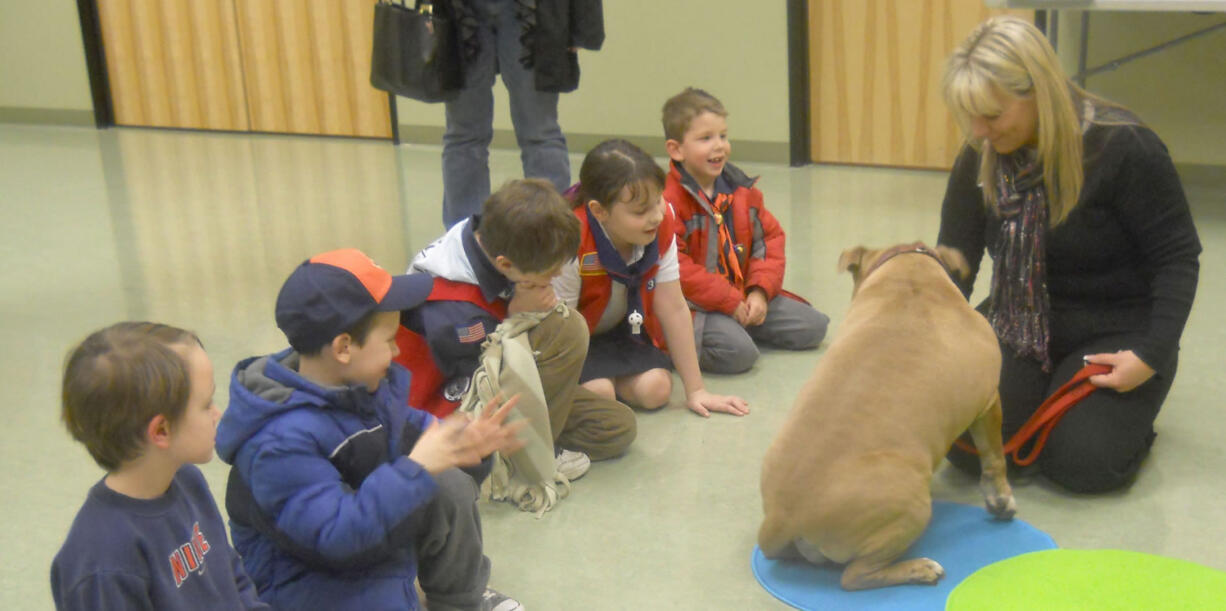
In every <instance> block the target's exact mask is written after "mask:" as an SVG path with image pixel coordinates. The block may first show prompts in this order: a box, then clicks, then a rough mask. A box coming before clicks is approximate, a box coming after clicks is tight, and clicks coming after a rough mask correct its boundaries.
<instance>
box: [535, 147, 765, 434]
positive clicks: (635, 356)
mask: <svg viewBox="0 0 1226 611" xmlns="http://www.w3.org/2000/svg"><path fill="white" fill-rule="evenodd" d="M579 181H580V182H579V185H578V186H577V187H576V188H575V189H574V193H573V195H572V197H573V201H574V203H575V209H574V214H575V216H576V217H578V219H579V223H580V225H581V226H582V241H581V243H580V246H579V250H578V256H577V257H576V259H575V260H574V261H572V262H571V263H569V264H567V265H566V266H565V267H563V268H562V271H561V274H560V275H559V276H558V277H557V278H555V279H554V281H553V282H554V288H555V289H557V292H558V297H559V298H560V299H562V300H563V301H564V302H565V303H566V304H567V305H570V306H572V307H575V308H577V309H578V310H579V312H580V313H582V314H583V318H584V320H586V321H587V325H588V329H589V330H590V331H591V334H592V342H591V345H590V346H589V348H588V356H587V361H586V362H585V363H584V365H583V374H582V375H581V376H580V381H581V382H582V383H583V386H584V387H585V388H588V389H590V390H592V391H594V392H596V393H598V394H601V395H603V396H606V397H609V398H613V397H622V398H623V399H624V400H625V401H627V402H628V403H630V404H631V405H634V406H636V407H640V408H643V409H659V408H661V407H663V406H665V405H667V404H668V401H669V397H670V396H671V395H672V389H673V386H672V383H673V382H672V373H671V372H670V371H669V369H670V365H671V366H675V367H676V369H677V372H678V373H679V374H680V375H681V382H682V384H683V385H684V386H685V404H686V407H688V408H689V409H691V410H692V411H694V412H695V413H697V414H699V415H701V416H703V417H707V416H710V415H711V412H724V413H729V414H734V415H737V416H743V415H745V414H748V413H749V406H748V404H747V403H746V402H745V400H744V399H741V398H740V397H733V396H723V395H716V394H712V393H709V392H707V390H706V389H705V388H704V386H703V381H702V374H701V373H700V372H699V369H698V357H697V354H696V351H695V348H694V335H693V333H694V331H693V327H692V326H691V322H690V312H689V308H688V307H687V306H686V303H685V298H684V297H683V296H682V294H681V284H680V282H679V272H678V266H677V246H676V244H675V240H674V237H673V231H672V222H673V219H672V217H673V214H672V211H671V210H670V209H669V207H668V206H667V205H665V204H664V202H663V199H662V198H661V197H660V193H661V190H662V189H663V188H664V172H663V171H662V170H661V169H660V167H659V166H657V165H656V163H655V161H653V160H652V159H651V157H650V156H649V155H647V153H645V152H643V150H642V149H640V148H638V147H637V146H635V145H633V144H631V143H629V142H627V141H625V140H607V141H605V142H602V143H601V144H599V145H597V146H596V148H594V149H592V151H591V152H589V153H588V154H587V157H586V158H585V159H584V160H583V167H582V168H581V169H580V171H579ZM665 349H667V350H668V352H667V353H665V352H664V350H665Z"/></svg>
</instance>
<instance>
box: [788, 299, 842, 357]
mask: <svg viewBox="0 0 1226 611" xmlns="http://www.w3.org/2000/svg"><path fill="white" fill-rule="evenodd" d="M803 320H804V324H803V325H801V326H800V327H799V328H798V329H796V330H795V332H793V333H788V334H786V335H784V337H783V338H782V339H783V340H784V341H785V342H787V343H788V344H790V345H788V346H786V347H788V348H791V349H793V350H808V349H811V348H816V347H817V346H818V344H820V343H822V340H823V339H825V338H826V331H827V329H828V328H829V327H830V317H829V316H826V315H825V314H822V313H821V312H819V311H817V310H816V309H815V308H808V309H807V311H806V312H805V315H804V317H803Z"/></svg>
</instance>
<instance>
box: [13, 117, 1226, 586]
mask: <svg viewBox="0 0 1226 611" xmlns="http://www.w3.org/2000/svg"><path fill="white" fill-rule="evenodd" d="M578 161H579V159H578V158H577V157H576V158H575V161H574V163H575V164H576V167H577V164H578ZM493 165H494V168H495V177H494V178H495V180H494V182H495V184H498V183H500V182H501V181H503V180H506V179H508V178H511V177H513V176H514V174H515V173H516V172H517V171H518V156H517V155H516V154H514V153H511V152H500V153H496V154H495V155H494V161H493ZM745 168H746V170H748V171H749V172H750V173H751V174H760V175H761V176H762V180H761V182H760V183H759V184H760V186H761V188H762V189H763V191H764V192H765V194H766V201H767V202H768V204H769V205H770V207H771V209H772V211H773V212H774V213H775V215H776V216H777V217H779V220H780V221H781V222H782V224H783V226H784V227H785V228H786V229H787V231H788V237H789V240H788V259H789V265H788V275H787V285H788V287H789V288H791V289H792V290H794V291H796V292H798V293H800V294H802V295H805V296H807V297H808V298H810V299H811V300H812V301H813V302H814V303H815V305H817V306H818V307H819V308H820V309H821V310H823V311H825V312H827V313H829V314H830V315H831V317H832V319H833V321H834V327H833V328H834V329H836V330H837V324H838V322H839V321H840V320H841V319H842V316H843V311H844V309H845V308H846V304H847V301H848V298H849V296H850V293H851V279H850V277H849V276H847V275H839V274H836V273H835V262H836V260H837V258H838V254H839V252H840V251H841V250H842V249H843V248H845V247H849V246H854V245H857V244H868V245H888V244H893V243H898V242H903V241H913V240H916V239H922V240H927V241H932V240H935V237H936V232H937V222H938V210H939V205H940V198H941V194H942V192H943V188H944V183H945V175H944V174H942V173H939V172H923V171H904V170H890V169H872V168H856V167H817V166H814V167H806V168H795V169H794V168H788V167H784V166H777V165H760V164H745ZM439 175H440V172H439V150H438V149H437V148H435V147H420V146H401V147H393V146H391V145H389V144H387V143H384V142H372V141H354V140H342V139H322V138H302V137H277V136H239V135H227V134H205V133H193V132H177V131H157V130H141V129H111V130H104V131H95V130H92V129H80V128H54V127H32V126H14V125H0V227H3V231H4V238H3V240H2V241H0V261H2V262H3V263H2V264H3V272H2V273H0V294H2V297H0V339H2V341H3V346H4V353H3V362H2V365H3V366H2V367H0V382H2V384H3V387H4V388H6V389H8V392H12V393H13V395H12V396H10V397H9V399H7V400H5V401H4V402H3V403H0V466H2V468H0V483H2V485H0V490H3V491H4V493H5V494H4V496H5V498H4V501H3V505H2V507H3V509H2V510H0V511H2V513H0V518H2V519H0V608H4V609H38V608H49V607H50V606H51V597H50V594H49V589H48V567H49V565H50V561H51V558H52V556H53V555H54V553H55V551H56V549H57V548H58V547H59V545H60V543H61V542H62V540H63V536H64V534H65V532H66V530H67V528H68V525H69V523H70V522H71V520H72V517H73V515H74V513H75V512H76V510H77V508H78V506H79V504H80V503H81V501H82V499H83V497H84V494H85V491H86V490H87V489H88V488H89V486H90V485H91V484H93V483H94V482H95V481H96V480H97V479H98V478H99V477H100V475H101V473H100V471H99V470H98V468H97V467H96V466H95V465H94V464H93V462H92V461H91V460H90V459H89V457H88V456H87V455H86V453H85V452H84V450H83V449H82V448H80V447H79V446H78V445H76V444H75V443H73V442H72V441H71V440H70V438H69V436H68V434H67V433H66V432H65V431H64V430H63V428H62V426H61V425H60V423H59V421H58V410H59V406H58V384H59V381H60V366H61V362H62V360H63V357H64V354H65V351H66V350H67V348H68V347H69V345H70V344H72V343H73V342H75V341H77V340H79V339H80V338H82V337H83V336H84V335H85V334H86V333H88V332H90V331H92V330H94V329H96V328H98V327H100V326H103V325H106V324H109V323H111V322H114V321H118V320H122V319H149V320H157V321H163V322H167V323H171V324H175V325H179V326H184V327H187V328H190V329H194V330H196V331H197V332H198V333H199V335H200V336H201V337H202V338H203V340H204V343H205V345H206V347H207V349H208V352H209V354H210V355H211V356H212V358H213V361H214V363H215V364H216V367H217V384H218V390H219V393H218V402H219V404H220V405H222V406H223V407H224V405H225V403H226V402H227V395H226V388H227V387H228V372H229V369H230V367H232V366H233V364H234V362H235V361H237V360H238V359H239V358H241V357H245V356H247V355H252V354H257V353H267V352H271V351H274V350H277V349H280V348H281V347H282V344H283V341H284V340H283V338H282V337H281V335H280V333H279V332H278V331H277V329H276V327H275V325H274V322H273V305H272V304H273V299H274V297H275V295H276V292H277V289H278V287H279V285H280V283H281V281H282V280H283V279H284V278H285V276H286V275H287V274H288V273H289V271H290V270H291V269H292V268H293V267H294V266H295V265H296V264H297V263H298V262H300V261H301V260H302V259H304V258H306V257H307V256H309V255H310V254H312V253H314V252H317V251H321V250H326V249H331V248H336V247H343V246H356V247H358V248H361V249H363V250H365V251H366V252H368V253H370V254H371V255H372V256H373V257H374V258H375V259H376V260H377V261H379V262H381V263H382V264H383V265H384V266H386V267H388V268H389V269H393V270H394V269H400V268H403V267H404V266H405V264H406V263H407V261H408V259H409V257H410V255H411V254H412V253H414V252H415V251H416V249H418V248H420V247H422V246H423V245H425V244H426V243H427V242H428V241H429V240H430V239H431V238H432V237H434V236H435V235H436V234H439V233H440V232H441V229H442V227H441V222H440V206H439V202H440V198H441V182H440V180H439ZM1185 182H1186V183H1187V189H1188V194H1189V198H1190V199H1191V201H1192V205H1193V210H1194V214H1195V216H1196V221H1197V224H1198V226H1199V229H1200V235H1201V239H1202V241H1203V242H1204V245H1205V252H1204V255H1202V258H1201V269H1202V273H1201V280H1200V290H1199V294H1198V296H1197V300H1196V305H1195V308H1194V309H1193V312H1192V317H1191V320H1190V322H1189V324H1188V330H1187V332H1186V333H1185V335H1184V341H1183V351H1182V355H1181V359H1180V365H1181V370H1180V372H1179V378H1178V380H1177V382H1176V384H1175V387H1174V389H1173V390H1172V392H1171V394H1170V397H1169V399H1168V400H1167V404H1166V407H1165V409H1164V410H1163V413H1162V415H1161V417H1160V418H1159V420H1158V430H1159V437H1158V440H1157V443H1156V445H1155V446H1154V451H1153V454H1152V456H1151V458H1150V459H1149V460H1148V461H1147V463H1146V465H1145V466H1144V468H1143V470H1142V473H1141V476H1140V478H1139V481H1138V482H1137V483H1136V485H1134V486H1133V487H1132V488H1131V489H1129V490H1126V491H1123V492H1119V493H1115V494H1108V495H1104V496H1097V497H1087V496H1075V495H1069V494H1067V493H1064V492H1061V491H1059V490H1057V489H1055V488H1053V487H1051V486H1049V485H1048V484H1046V483H1045V482H1043V481H1041V480H1036V481H1030V482H1021V483H1019V484H1018V485H1017V488H1016V490H1017V496H1018V502H1019V517H1020V518H1022V519H1025V520H1027V521H1029V522H1031V523H1032V524H1034V525H1035V526H1037V527H1039V528H1040V529H1043V530H1045V531H1047V532H1049V533H1051V535H1052V536H1053V537H1054V538H1055V539H1056V541H1057V542H1058V543H1059V544H1060V545H1061V546H1063V547H1071V548H1119V549H1128V550H1137V551H1143V552H1150V553H1155V554H1162V555H1166V556H1172V557H1176V558H1182V559H1186V560H1192V561H1195V562H1199V563H1202V564H1206V565H1208V566H1211V567H1214V568H1217V569H1222V570H1226V552H1223V551H1222V547H1221V541H1223V540H1224V539H1226V450H1224V449H1223V445H1224V444H1223V433H1224V432H1226V411H1223V409H1222V407H1223V399H1222V398H1223V397H1224V396H1226V383H1224V382H1223V376H1222V371H1223V362H1224V361H1223V357H1222V346H1223V345H1226V331H1224V330H1223V328H1224V327H1223V325H1222V322H1221V312H1222V311H1223V305H1224V304H1226V275H1224V274H1223V263H1226V257H1224V252H1226V169H1223V168H1189V169H1188V170H1187V171H1186V172H1185ZM980 280H981V282H980V291H982V287H983V282H982V280H983V278H981V279H980ZM1214 312H1218V314H1214ZM821 353H822V352H821V350H820V349H819V350H818V351H817V352H810V353H798V354H797V353H782V352H767V353H766V354H765V355H764V357H763V359H762V360H761V362H760V363H759V364H758V366H757V367H755V368H754V369H753V370H752V371H751V372H749V373H747V374H744V375H741V376H735V377H717V376H710V377H709V378H708V382H707V384H708V386H709V387H710V388H712V389H713V390H716V391H718V392H724V393H736V394H740V395H742V396H744V397H746V398H747V399H749V401H750V402H751V403H752V406H753V413H752V414H751V415H750V416H748V417H746V418H744V419H734V418H731V417H714V418H712V419H710V420H702V419H700V418H697V417H695V416H693V415H691V414H689V413H688V412H686V411H685V410H684V408H681V407H679V406H675V407H673V408H670V409H667V410H664V411H663V412H660V413H654V414H643V415H641V417H640V428H639V438H638V441H637V442H636V443H635V445H634V446H633V447H632V449H631V451H630V453H629V454H628V455H627V456H625V457H624V458H621V459H619V460H615V461H611V462H609V463H605V464H598V465H597V466H596V467H594V468H593V469H592V471H591V473H590V474H589V475H588V476H587V477H586V478H584V479H583V480H581V481H580V482H578V483H577V484H576V487H575V492H574V494H573V496H572V497H571V498H569V499H567V500H565V501H564V502H562V503H561V505H560V506H559V507H558V508H557V509H556V510H554V511H553V512H551V513H549V514H546V515H545V516H544V517H543V518H542V519H534V518H533V517H532V516H531V515H529V514H525V513H520V512H519V511H516V510H514V509H513V508H512V507H511V506H509V505H504V504H498V505H488V504H486V505H483V506H482V515H483V518H484V522H485V538H486V548H487V553H488V554H489V556H490V558H491V559H492V560H493V577H492V584H493V585H494V586H496V587H498V588H500V589H502V590H504V591H506V592H507V593H509V594H512V595H514V596H517V597H518V598H520V599H521V600H522V601H523V602H524V604H525V605H526V606H527V608H529V609H534V610H542V609H548V610H554V609H600V610H603V609H771V608H781V607H782V606H783V605H781V604H779V603H778V602H777V601H775V600H774V599H773V598H771V597H770V595H768V594H767V593H766V592H765V591H764V590H762V589H761V588H760V587H759V586H758V584H757V583H756V582H755V581H754V578H753V576H752V574H751V572H750V568H749V555H750V551H751V549H752V548H753V545H754V538H755V535H756V530H757V526H758V522H759V520H760V517H761V509H760V501H759V496H758V472H759V465H760V461H761V458H762V454H763V452H764V450H765V448H766V446H767V444H768V443H769V442H770V440H771V438H772V436H773V434H774V432H775V431H776V430H777V429H778V427H779V426H780V425H781V423H782V421H783V417H784V414H785V413H786V412H787V410H788V409H789V407H790V405H791V401H792V397H793V395H794V393H795V392H796V390H797V388H798V387H799V385H800V383H801V381H802V380H803V379H804V378H805V377H806V376H807V374H808V372H809V371H810V370H811V368H812V366H813V364H814V362H815V361H816V360H817V359H818V358H820V357H821ZM678 396H679V395H678ZM226 469H227V468H226V466H225V465H224V464H222V463H221V462H220V461H218V460H214V461H213V462H212V463H210V464H208V465H206V466H205V467H204V471H205V473H206V475H207V476H208V478H209V482H210V484H211V485H212V487H213V491H214V493H215V494H216V495H217V497H218V499H219V501H220V499H221V498H222V495H223V494H224V482H225V475H226ZM934 496H935V497H936V498H939V499H945V500H953V501H962V502H968V503H977V502H978V494H977V492H976V489H975V484H974V482H973V481H972V480H970V479H969V478H967V477H964V476H962V475H960V474H958V473H955V472H952V471H951V470H949V469H945V470H942V471H941V472H940V473H938V475H937V477H936V480H935V482H934Z"/></svg>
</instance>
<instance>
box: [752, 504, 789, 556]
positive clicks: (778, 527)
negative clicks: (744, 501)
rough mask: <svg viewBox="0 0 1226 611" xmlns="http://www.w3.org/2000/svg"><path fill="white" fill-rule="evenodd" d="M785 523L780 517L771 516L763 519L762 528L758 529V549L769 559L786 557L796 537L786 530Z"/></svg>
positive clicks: (768, 515)
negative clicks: (785, 554)
mask: <svg viewBox="0 0 1226 611" xmlns="http://www.w3.org/2000/svg"><path fill="white" fill-rule="evenodd" d="M784 523H785V522H784V520H782V519H781V518H780V517H778V516H772V515H770V514H767V516H766V517H765V518H763V519H762V526H761V527H759V528H758V547H759V548H761V549H762V554H763V555H764V556H766V557H767V558H778V557H780V556H781V555H784V552H786V551H787V549H788V546H789V545H791V544H792V539H793V538H794V535H793V534H792V533H789V532H787V531H786V530H785V529H784V527H783V525H784Z"/></svg>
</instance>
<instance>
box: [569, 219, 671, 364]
mask: <svg viewBox="0 0 1226 611" xmlns="http://www.w3.org/2000/svg"><path fill="white" fill-rule="evenodd" d="M575 216H576V217H578V218H579V224H580V226H581V228H582V238H581V240H580V242H579V256H578V260H579V280H580V289H579V307H578V310H579V313H580V314H582V315H583V319H584V320H586V321H587V329H588V331H589V332H591V331H594V330H595V329H596V324H597V323H599V322H600V317H601V315H602V314H604V311H605V308H607V307H608V305H609V299H610V297H611V296H612V294H613V279H612V278H610V277H609V274H608V273H606V272H605V269H604V266H602V265H601V264H600V258H599V257H598V256H597V254H596V238H595V236H593V235H592V228H591V227H590V226H589V225H588V218H587V213H586V212H585V210H584V207H583V206H579V207H577V208H575ZM671 217H672V212H671V211H669V212H668V213H667V214H665V215H664V220H663V221H662V222H661V223H660V228H659V234H658V236H657V238H656V240H657V244H658V246H659V248H660V256H661V257H663V256H664V253H666V252H668V249H669V247H670V246H672V243H673V229H672V224H671ZM659 270H660V264H659V262H657V263H656V264H655V265H653V266H651V268H650V269H648V270H647V272H646V273H645V274H643V278H642V283H641V284H640V285H639V295H640V296H642V299H643V310H644V311H643V330H644V332H645V333H646V334H647V336H648V337H650V338H651V341H652V343H653V344H654V345H655V346H656V347H657V348H660V349H661V350H663V349H665V343H664V331H663V329H662V328H661V327H660V321H659V319H657V318H656V315H655V309H654V302H655V294H656V272H658V271H659Z"/></svg>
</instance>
